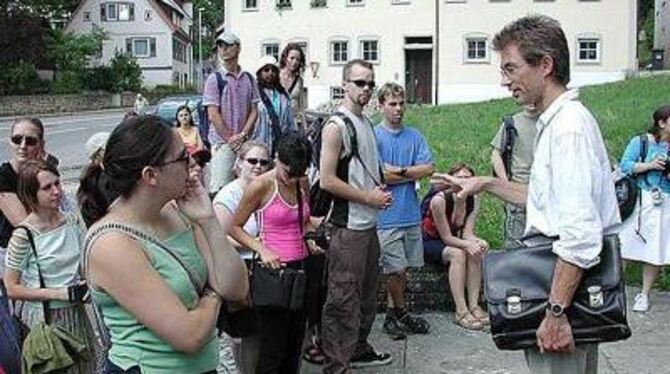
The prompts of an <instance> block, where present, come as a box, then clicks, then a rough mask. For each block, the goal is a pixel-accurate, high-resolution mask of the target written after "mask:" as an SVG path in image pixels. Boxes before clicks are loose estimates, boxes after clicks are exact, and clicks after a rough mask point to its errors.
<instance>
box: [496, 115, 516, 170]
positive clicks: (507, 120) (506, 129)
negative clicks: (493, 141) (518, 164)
mask: <svg viewBox="0 0 670 374" xmlns="http://www.w3.org/2000/svg"><path fill="white" fill-rule="evenodd" d="M516 136H517V130H516V127H514V118H513V117H512V116H505V117H503V132H502V136H501V137H500V150H501V152H500V158H502V161H503V165H504V166H505V172H506V173H507V180H511V179H512V151H513V150H514V140H515V139H516ZM493 176H497V175H496V171H495V169H493Z"/></svg>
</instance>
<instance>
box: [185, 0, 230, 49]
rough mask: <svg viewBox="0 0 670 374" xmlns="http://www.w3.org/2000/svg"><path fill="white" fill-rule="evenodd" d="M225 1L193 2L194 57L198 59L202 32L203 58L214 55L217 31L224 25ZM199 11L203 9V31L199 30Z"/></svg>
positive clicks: (200, 0) (197, 0) (203, 0)
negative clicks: (199, 37) (199, 38)
mask: <svg viewBox="0 0 670 374" xmlns="http://www.w3.org/2000/svg"><path fill="white" fill-rule="evenodd" d="M223 3H224V2H223V0H194V1H193V23H194V25H193V26H194V30H195V32H194V35H193V55H194V56H193V57H194V59H195V60H196V61H197V59H198V51H199V49H198V48H199V46H198V42H199V40H198V33H199V32H202V58H203V59H207V58H209V56H210V55H211V54H212V46H213V45H214V39H215V31H216V29H217V28H218V27H219V26H221V25H222V24H223V20H224V16H225V9H224V5H223ZM199 9H202V30H198V20H199Z"/></svg>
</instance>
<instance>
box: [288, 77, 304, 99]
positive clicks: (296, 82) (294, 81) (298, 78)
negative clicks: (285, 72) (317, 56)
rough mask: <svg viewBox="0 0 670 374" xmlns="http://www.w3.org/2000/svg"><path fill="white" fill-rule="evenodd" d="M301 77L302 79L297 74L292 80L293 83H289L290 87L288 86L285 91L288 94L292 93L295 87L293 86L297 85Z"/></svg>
mask: <svg viewBox="0 0 670 374" xmlns="http://www.w3.org/2000/svg"><path fill="white" fill-rule="evenodd" d="M301 79H302V77H301V76H299V75H298V76H297V77H295V79H294V80H293V83H291V87H289V89H288V91H287V92H288V94H289V95H291V94H292V93H293V90H294V89H295V86H297V85H298V81H299V80H301Z"/></svg>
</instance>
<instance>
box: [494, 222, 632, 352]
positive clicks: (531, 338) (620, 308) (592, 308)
mask: <svg viewBox="0 0 670 374" xmlns="http://www.w3.org/2000/svg"><path fill="white" fill-rule="evenodd" d="M544 239H545V240H544V242H543V243H542V244H539V245H536V246H531V247H526V248H519V249H515V250H511V251H497V252H489V253H488V254H487V255H486V257H484V297H485V299H486V302H487V304H488V311H489V316H490V318H491V334H492V336H493V342H494V343H495V345H496V346H497V347H498V349H504V350H517V349H525V348H531V347H535V346H536V345H537V338H536V335H535V334H536V332H537V329H538V327H539V326H540V323H541V322H542V320H543V319H544V316H545V313H546V309H547V307H548V299H549V293H550V292H551V283H552V279H553V274H554V267H555V265H556V259H557V256H556V255H555V254H554V253H553V252H552V243H553V241H554V240H555V238H546V237H545V238H544ZM566 314H567V317H568V320H569V321H570V325H571V327H572V334H573V337H574V339H575V343H576V344H585V343H601V342H613V341H618V340H624V339H627V338H628V337H630V335H631V330H630V327H629V326H628V321H627V319H626V294H625V290H624V281H623V273H622V267H621V254H620V249H619V238H618V236H617V235H607V236H605V237H604V238H603V246H602V250H601V252H600V263H599V264H598V265H596V266H594V267H593V268H591V269H588V270H586V271H585V272H584V275H583V277H582V281H581V284H580V285H579V288H578V289H577V291H576V292H575V295H574V298H573V301H572V304H570V306H569V307H568V308H567V309H566Z"/></svg>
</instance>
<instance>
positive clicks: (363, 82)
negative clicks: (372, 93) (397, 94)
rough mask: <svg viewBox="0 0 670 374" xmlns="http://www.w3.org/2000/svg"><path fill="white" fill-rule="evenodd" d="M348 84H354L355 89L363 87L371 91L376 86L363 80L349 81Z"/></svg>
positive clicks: (372, 82)
mask: <svg viewBox="0 0 670 374" xmlns="http://www.w3.org/2000/svg"><path fill="white" fill-rule="evenodd" d="M349 82H351V83H353V84H355V85H356V87H358V88H363V87H365V86H368V87H370V89H371V90H374V89H375V87H377V84H376V83H375V81H366V80H364V79H356V80H353V81H349Z"/></svg>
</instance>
